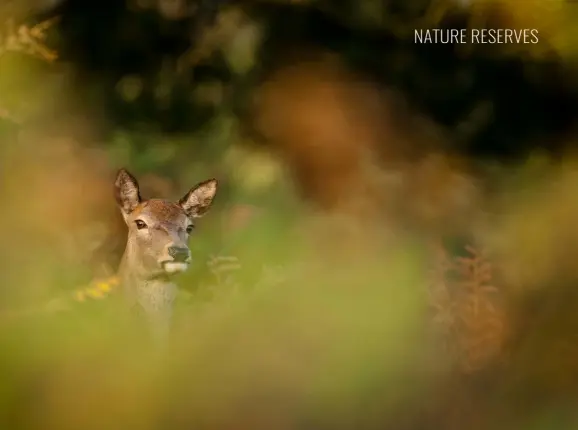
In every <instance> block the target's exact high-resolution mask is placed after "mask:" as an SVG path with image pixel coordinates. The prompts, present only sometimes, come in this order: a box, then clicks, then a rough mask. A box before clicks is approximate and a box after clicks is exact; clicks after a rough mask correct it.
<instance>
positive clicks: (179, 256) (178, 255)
mask: <svg viewBox="0 0 578 430" xmlns="http://www.w3.org/2000/svg"><path fill="white" fill-rule="evenodd" d="M169 255H170V256H171V257H173V260H174V261H176V262H178V263H184V262H185V261H187V260H188V259H189V249H188V248H181V247H178V246H170V247H169Z"/></svg>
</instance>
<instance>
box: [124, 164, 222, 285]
mask: <svg viewBox="0 0 578 430" xmlns="http://www.w3.org/2000/svg"><path fill="white" fill-rule="evenodd" d="M216 192H217V181H216V180H215V179H209V180H207V181H204V182H201V183H199V184H198V185H196V186H194V187H193V188H191V189H190V190H189V192H188V193H186V194H185V195H184V196H183V197H182V198H181V199H180V200H179V201H178V202H170V201H167V200H161V199H150V200H143V199H142V198H141V195H140V191H139V185H138V182H137V180H136V179H135V178H134V176H132V175H131V174H130V173H129V172H128V171H127V170H125V169H121V170H119V172H118V174H117V177H116V181H115V197H116V201H117V204H118V206H119V207H120V211H121V214H122V216H123V218H124V220H125V222H126V224H127V226H128V241H127V248H126V252H125V257H124V260H125V261H124V263H125V270H129V271H130V272H131V274H132V275H133V276H135V277H137V278H140V279H143V280H147V279H155V278H158V277H165V276H168V275H171V274H174V273H179V272H184V271H185V270H187V268H188V267H189V264H190V262H191V253H190V250H189V247H188V244H187V242H188V239H189V236H190V234H191V232H192V231H193V229H194V227H195V220H196V219H197V218H200V217H202V216H203V215H204V214H205V213H206V212H207V211H208V209H209V208H210V206H211V204H212V203H213V199H214V197H215V194H216Z"/></svg>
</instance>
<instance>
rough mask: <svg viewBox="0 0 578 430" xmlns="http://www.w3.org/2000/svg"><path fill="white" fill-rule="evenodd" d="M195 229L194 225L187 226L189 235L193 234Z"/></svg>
mask: <svg viewBox="0 0 578 430" xmlns="http://www.w3.org/2000/svg"><path fill="white" fill-rule="evenodd" d="M194 229H195V226H194V225H192V224H191V225H188V226H187V234H191V233H192V231H193V230H194Z"/></svg>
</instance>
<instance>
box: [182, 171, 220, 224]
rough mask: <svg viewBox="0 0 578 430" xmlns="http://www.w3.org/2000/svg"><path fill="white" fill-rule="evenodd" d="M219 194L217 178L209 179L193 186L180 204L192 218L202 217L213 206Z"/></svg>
mask: <svg viewBox="0 0 578 430" xmlns="http://www.w3.org/2000/svg"><path fill="white" fill-rule="evenodd" d="M215 194H217V180H216V179H209V180H207V181H204V182H201V183H200V184H198V185H196V186H194V187H193V188H191V190H190V191H189V192H188V193H187V194H185V196H184V197H183V198H182V199H180V200H179V205H180V206H181V207H182V208H183V210H184V211H185V213H186V214H187V216H189V217H190V218H200V217H202V216H203V215H205V213H207V211H208V210H209V208H210V207H211V205H212V204H213V199H214V198H215Z"/></svg>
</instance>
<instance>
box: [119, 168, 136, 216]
mask: <svg viewBox="0 0 578 430" xmlns="http://www.w3.org/2000/svg"><path fill="white" fill-rule="evenodd" d="M114 197H115V199H116V203H117V204H118V206H119V207H120V210H121V211H122V213H123V215H125V216H126V215H129V214H130V213H131V212H132V211H133V210H135V208H136V207H137V206H138V204H139V203H140V202H141V196H140V192H139V187H138V182H137V180H136V179H135V177H134V176H132V175H131V174H130V173H129V172H128V171H127V170H125V169H120V170H119V171H118V173H117V175H116V181H115V182H114Z"/></svg>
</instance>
